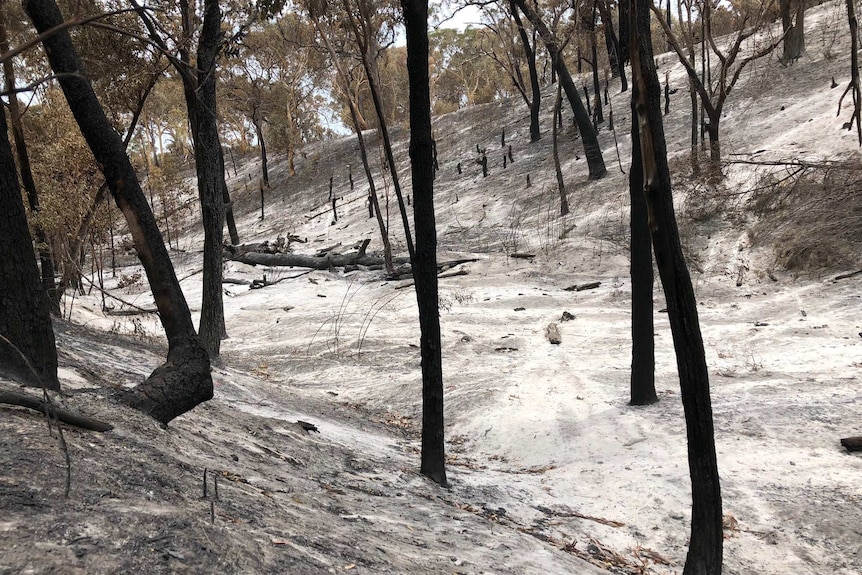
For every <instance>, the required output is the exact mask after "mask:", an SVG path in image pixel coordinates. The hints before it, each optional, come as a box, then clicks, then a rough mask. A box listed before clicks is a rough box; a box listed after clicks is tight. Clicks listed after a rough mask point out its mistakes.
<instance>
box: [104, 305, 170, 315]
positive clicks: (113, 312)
mask: <svg viewBox="0 0 862 575" xmlns="http://www.w3.org/2000/svg"><path fill="white" fill-rule="evenodd" d="M150 313H155V314H158V313H159V310H157V309H156V308H154V307H148V308H145V307H138V308H135V309H110V308H105V314H107V315H114V316H122V317H125V316H132V315H146V314H150Z"/></svg>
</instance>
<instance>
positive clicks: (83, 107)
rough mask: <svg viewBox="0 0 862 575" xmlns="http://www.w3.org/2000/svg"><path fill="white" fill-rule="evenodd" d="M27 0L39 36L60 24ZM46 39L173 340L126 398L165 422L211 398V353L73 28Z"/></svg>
mask: <svg viewBox="0 0 862 575" xmlns="http://www.w3.org/2000/svg"><path fill="white" fill-rule="evenodd" d="M23 4H24V9H25V10H26V12H27V14H28V16H29V17H30V19H31V20H32V21H33V24H34V25H35V26H36V30H37V31H38V32H39V33H43V32H46V31H48V30H50V29H51V28H53V27H55V26H58V25H59V24H60V23H62V21H63V18H62V15H61V14H60V10H59V9H58V8H57V5H56V4H55V3H54V0H25V1H24V3H23ZM43 44H44V45H45V52H46V53H47V54H48V60H49V62H50V64H51V68H52V70H53V71H54V73H55V74H57V75H58V77H59V79H58V82H59V83H60V87H61V88H62V89H63V94H64V95H65V96H66V100H67V101H68V103H69V108H70V109H71V111H72V114H73V115H74V117H75V120H76V122H77V123H78V126H79V127H80V129H81V133H82V134H83V136H84V139H85V140H86V141H87V145H88V146H89V147H90V150H91V151H92V152H93V156H94V157H95V159H96V161H97V162H98V164H99V165H100V166H101V169H102V172H103V174H104V176H105V180H106V181H107V182H108V186H109V188H110V191H111V195H112V196H113V197H114V200H115V201H116V202H117V207H119V208H120V211H121V212H122V213H123V215H124V216H125V218H126V222H127V224H128V226H129V231H130V232H131V234H132V238H133V240H134V242H135V249H136V250H137V252H138V256H139V257H140V259H141V264H142V265H143V266H144V270H145V271H146V273H147V278H148V280H149V282H150V287H151V289H152V291H153V297H154V299H155V301H156V306H157V307H158V309H159V317H160V319H161V321H162V325H163V326H164V328H165V334H166V336H167V339H168V358H167V361H166V362H165V364H164V365H162V366H160V367H158V368H156V370H155V371H153V373H152V374H151V375H150V377H148V378H147V379H146V381H144V382H143V383H142V384H140V385H139V386H138V387H136V388H135V389H134V390H132V391H131V392H129V393H128V394H127V395H125V396H124V400H125V401H126V402H127V403H129V404H130V405H131V406H132V407H134V408H136V409H139V410H141V411H143V412H144V413H146V414H148V415H150V416H151V417H153V418H155V419H156V420H158V421H160V422H162V423H167V422H169V421H170V420H172V419H173V418H175V417H177V416H178V415H181V414H183V413H185V412H187V411H189V410H190V409H192V408H194V407H195V406H196V405H198V404H200V403H202V402H204V401H207V400H208V399H211V398H212V395H213V385H212V378H211V376H210V362H209V357H208V355H207V352H206V350H205V349H204V348H203V347H202V346H201V345H200V343H199V342H198V338H197V334H196V333H195V328H194V325H193V324H192V318H191V313H189V307H188V304H187V303H186V299H185V296H184V295H183V291H182V289H181V288H180V283H179V281H177V276H176V273H175V272H174V268H173V265H172V264H171V260H170V258H169V257H168V252H167V249H165V242H164V240H163V239H162V236H161V234H160V233H159V228H158V225H157V224H156V219H155V216H154V215H153V212H152V211H151V210H150V207H149V205H148V204H147V199H146V197H145V196H144V192H143V190H142V189H141V186H140V183H139V182H138V179H137V176H136V174H135V171H134V168H133V167H132V164H131V162H130V161H129V157H128V156H127V155H126V153H125V150H124V148H123V142H122V140H121V139H120V135H119V134H117V132H116V131H115V130H114V129H113V127H111V123H110V121H109V120H108V118H107V116H106V115H105V112H104V110H103V109H102V107H101V105H100V104H99V101H98V99H97V98H96V94H95V92H94V91H93V88H92V86H91V85H90V82H89V80H87V78H86V75H85V73H84V70H83V67H82V65H81V61H80V59H79V57H78V54H77V52H76V50H75V48H74V46H73V45H72V40H71V38H70V37H69V34H68V32H58V33H56V34H54V35H52V36H49V37H47V38H46V39H45V40H44V41H43Z"/></svg>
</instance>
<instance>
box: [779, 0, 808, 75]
mask: <svg viewBox="0 0 862 575" xmlns="http://www.w3.org/2000/svg"><path fill="white" fill-rule="evenodd" d="M780 7H781V29H782V31H783V32H784V41H783V44H784V50H783V52H782V54H781V63H782V64H790V63H793V62H795V61H796V60H798V59H799V58H800V57H801V56H802V54H803V53H804V52H805V0H781V2H780ZM794 8H795V10H794ZM794 13H795V16H796V18H795V19H794V18H793V16H794Z"/></svg>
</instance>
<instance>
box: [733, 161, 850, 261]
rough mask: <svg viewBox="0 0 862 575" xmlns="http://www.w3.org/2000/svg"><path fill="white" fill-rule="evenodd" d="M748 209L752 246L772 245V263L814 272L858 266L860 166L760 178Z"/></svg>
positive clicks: (801, 169)
mask: <svg viewBox="0 0 862 575" xmlns="http://www.w3.org/2000/svg"><path fill="white" fill-rule="evenodd" d="M749 207H750V208H751V209H752V210H753V211H754V213H755V214H756V215H757V216H759V218H760V221H759V222H758V224H757V225H755V226H754V227H753V228H752V230H751V232H750V235H751V239H752V242H753V243H754V244H760V245H768V244H772V245H774V249H775V263H776V265H778V266H780V267H783V268H785V269H787V270H790V271H797V272H813V271H822V270H829V269H835V268H844V267H851V266H859V265H860V264H862V257H860V248H862V161H860V158H859V157H855V158H853V159H852V161H848V162H842V163H840V164H824V165H823V166H814V167H811V166H806V167H799V168H796V169H792V170H790V171H789V172H771V173H769V174H767V175H765V176H762V177H761V178H760V180H759V182H758V184H757V186H756V187H755V189H754V190H753V191H752V194H751V196H750V199H749Z"/></svg>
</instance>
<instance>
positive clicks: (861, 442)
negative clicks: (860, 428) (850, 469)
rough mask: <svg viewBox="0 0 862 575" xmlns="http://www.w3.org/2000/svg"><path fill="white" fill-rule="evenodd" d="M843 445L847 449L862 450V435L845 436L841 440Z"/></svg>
mask: <svg viewBox="0 0 862 575" xmlns="http://www.w3.org/2000/svg"><path fill="white" fill-rule="evenodd" d="M841 445H843V446H844V449H846V450H847V451H850V452H853V451H862V436H860V437H845V438H844V439H842V440H841Z"/></svg>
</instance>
